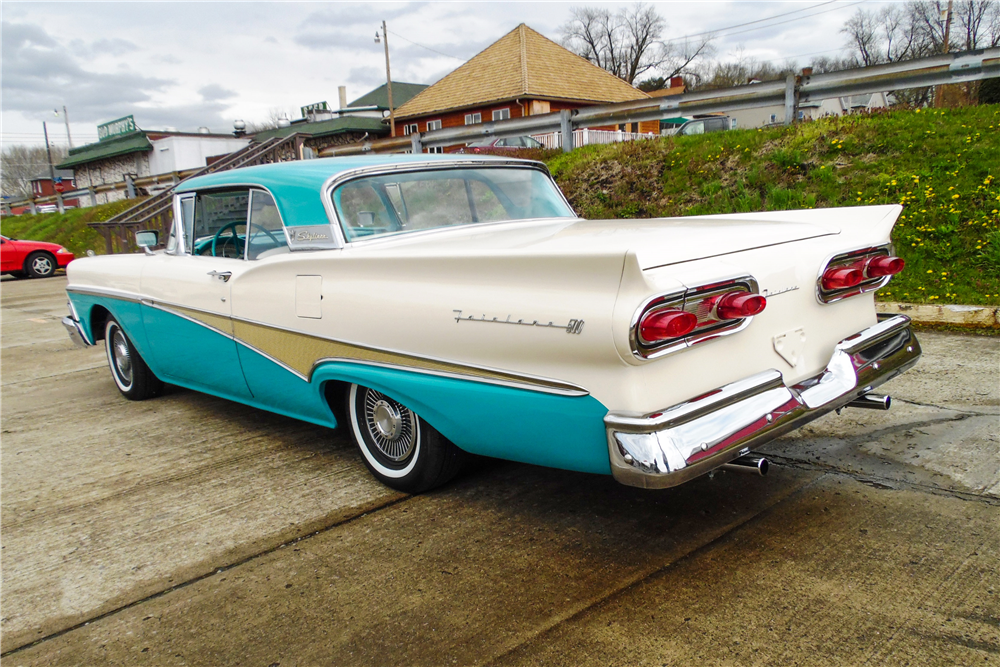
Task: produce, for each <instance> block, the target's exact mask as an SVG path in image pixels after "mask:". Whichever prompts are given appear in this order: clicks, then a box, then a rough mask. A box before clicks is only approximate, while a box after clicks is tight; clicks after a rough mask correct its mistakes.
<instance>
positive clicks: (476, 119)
mask: <svg viewBox="0 0 1000 667" xmlns="http://www.w3.org/2000/svg"><path fill="white" fill-rule="evenodd" d="M482 122H483V114H481V113H478V112H477V113H467V114H465V124H466V125H475V124H476V123H482Z"/></svg>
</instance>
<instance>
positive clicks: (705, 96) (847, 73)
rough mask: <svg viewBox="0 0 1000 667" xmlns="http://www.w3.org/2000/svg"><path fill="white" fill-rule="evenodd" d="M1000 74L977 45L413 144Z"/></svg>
mask: <svg viewBox="0 0 1000 667" xmlns="http://www.w3.org/2000/svg"><path fill="white" fill-rule="evenodd" d="M998 76H1000V48H993V49H980V50H977V51H964V52H959V53H948V54H944V55H939V56H931V57H929V58H920V59H917V60H907V61H902V62H896V63H889V64H887V65H876V66H873V67H864V68H860V69H853V70H843V71H840V72H827V73H824V74H804V75H801V76H796V75H789V76H788V77H787V78H786V79H785V80H784V81H765V82H763V83H753V84H748V85H745V86H736V87H734V88H723V89H718V90H705V91H697V92H692V93H684V94H682V95H673V96H670V97H667V98H645V99H641V100H634V101H631V102H622V103H619V104H609V105H603V106H594V107H584V108H582V109H574V110H572V111H571V110H563V111H560V112H558V113H550V114H544V115H538V116H526V117H523V118H513V119H510V120H504V121H496V122H491V123H482V124H477V125H466V126H462V127H449V128H444V129H441V130H434V131H433V132H425V133H423V134H419V133H414V134H411V135H409V140H410V145H409V149H410V150H411V151H412V152H414V153H419V152H422V150H423V149H424V148H433V147H438V146H442V147H443V146H453V145H455V144H461V143H466V142H469V141H475V140H477V139H483V138H484V137H516V136H521V135H526V134H543V133H547V132H559V133H561V134H562V135H563V141H562V149H563V150H564V151H567V152H568V151H570V150H572V149H573V141H572V133H573V131H574V130H578V129H581V128H587V127H598V126H602V125H616V124H619V123H637V122H642V121H651V120H660V119H662V118H671V117H676V116H680V115H684V116H688V115H695V114H708V113H726V112H730V111H737V110H740V109H753V108H759V107H767V106H774V105H784V107H785V123H786V124H790V123H792V122H793V121H794V119H795V115H796V113H795V112H796V110H797V107H798V105H799V104H801V103H803V102H811V101H816V100H823V99H829V98H833V97H842V96H848V95H864V94H868V93H877V92H886V91H891V90H904V89H907V88H919V87H922V86H937V85H942V84H951V83H967V82H970V81H978V80H980V79H987V78H992V77H998ZM401 139H402V138H400V137H397V138H395V139H391V140H388V139H387V140H375V141H371V142H368V143H365V144H352V145H350V146H340V147H337V148H335V149H332V150H328V151H324V152H323V155H347V154H357V153H365V152H383V151H386V152H387V151H395V150H403V149H405V147H406V146H405V143H404V142H403V141H402V140H401Z"/></svg>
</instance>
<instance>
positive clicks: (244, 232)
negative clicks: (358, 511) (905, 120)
mask: <svg viewBox="0 0 1000 667" xmlns="http://www.w3.org/2000/svg"><path fill="white" fill-rule="evenodd" d="M900 210H901V209H900V207H899V206H869V207H858V208H842V209H824V210H808V211H786V212H767V213H752V214H739V215H716V216H702V217H691V218H668V219H654V220H584V219H581V218H579V217H578V216H577V215H576V214H575V213H574V212H573V209H572V208H571V207H570V205H569V204H568V203H567V201H566V199H565V198H564V197H563V195H562V194H561V193H560V191H559V190H558V188H557V187H556V185H555V183H554V182H553V181H552V178H551V176H550V175H549V173H548V171H547V170H546V168H545V166H544V165H542V164H541V163H536V162H530V161H523V160H511V159H505V158H499V157H469V156H464V157H461V158H457V157H455V156H448V155H407V156H369V157H357V158H333V159H321V160H308V161H303V162H288V163H279V164H271V165H262V166H257V167H249V168H245V169H234V170H232V171H223V172H219V173H215V174H211V175H206V176H201V177H198V178H193V179H191V180H189V181H187V182H185V183H183V184H182V185H181V186H180V187H179V188H178V191H177V193H176V195H175V199H174V221H175V222H174V225H173V228H172V230H171V232H170V234H169V237H168V238H167V240H166V249H165V250H162V251H156V252H153V251H151V250H149V248H150V247H152V246H155V245H156V243H157V241H158V239H156V238H155V237H156V233H155V232H142V233H139V234H137V242H138V243H139V244H140V245H141V246H144V247H145V248H146V249H147V251H148V252H147V253H146V254H134V255H117V256H103V257H94V258H82V259H81V260H79V261H76V262H74V263H73V264H72V265H71V266H70V268H69V286H68V292H69V300H70V301H69V308H70V316H69V317H67V318H66V319H64V321H63V323H64V324H65V325H66V327H67V329H68V330H69V332H70V335H71V336H72V337H73V338H74V340H76V341H77V342H79V343H80V344H86V345H94V344H101V342H102V341H103V345H104V346H105V349H106V350H107V355H108V361H109V366H110V369H111V376H112V378H113V379H114V382H115V384H116V385H117V387H118V389H119V391H120V392H121V393H122V394H123V395H124V396H125V397H126V398H128V399H133V400H141V399H147V398H151V397H154V396H156V395H158V394H159V393H160V392H161V390H162V388H163V383H164V382H167V383H172V384H176V385H179V386H183V387H188V388H190V389H195V390H198V391H203V392H206V393H209V394H214V395H216V396H222V397H225V398H228V399H231V400H234V401H238V402H241V403H245V404H247V405H251V406H255V407H259V408H262V409H265V410H270V411H273V412H276V413H279V414H283V415H288V416H292V417H296V418H298V419H302V420H305V421H308V422H313V423H316V424H321V425H324V426H329V427H334V426H336V425H337V424H343V425H344V426H345V427H346V430H347V432H348V433H349V434H350V435H351V437H352V438H353V439H354V441H355V442H356V444H357V445H358V447H359V449H360V451H361V453H362V455H363V460H364V462H365V464H366V465H367V466H368V468H369V470H371V472H372V473H373V474H374V475H375V476H376V477H377V478H378V479H380V480H381V481H383V482H384V483H386V484H388V485H390V486H392V487H394V488H397V489H401V490H404V491H408V492H419V491H423V490H426V489H429V488H433V487H434V486H437V485H439V484H442V483H444V482H446V481H447V480H448V479H450V478H451V477H452V476H453V475H454V474H455V473H456V472H457V471H458V469H459V468H460V466H461V463H462V460H463V458H464V456H465V454H466V453H472V454H480V455H486V456H493V457H499V458H503V459H509V460H513V461H521V462H525V463H532V464H538V465H544V466H551V467H555V468H563V469H567V470H577V471H584V472H589V473H599V474H612V475H614V477H615V478H616V479H617V480H619V481H620V482H622V483H624V484H628V485H633V486H640V487H646V488H661V487H668V486H673V485H675V484H679V483H681V482H684V481H686V480H689V479H691V478H692V477H695V476H697V475H701V474H703V473H705V472H708V471H710V470H712V469H714V468H717V467H719V466H722V465H728V464H731V463H733V462H734V460H735V461H736V462H739V463H751V464H753V465H756V466H763V465H765V464H764V463H762V462H760V461H756V460H748V459H747V458H745V457H746V455H747V454H748V452H749V451H750V448H751V447H753V446H755V445H758V444H760V443H762V442H766V441H768V440H770V439H772V438H774V437H777V436H778V435H781V434H783V433H786V432H787V431H789V430H792V429H794V428H796V427H798V426H800V425H802V424H804V423H806V422H808V421H810V420H813V419H815V418H817V417H819V416H820V415H823V414H826V413H828V412H831V411H833V410H839V409H840V408H842V407H844V406H848V405H856V406H860V407H873V406H875V407H887V406H888V400H887V399H886V398H884V397H878V396H875V395H874V394H872V393H871V392H872V390H873V389H874V388H876V387H877V386H878V385H880V384H882V383H883V382H885V381H886V380H889V379H890V378H892V377H894V376H895V375H897V374H898V373H900V372H902V371H904V370H906V369H908V368H909V367H911V366H912V365H913V364H914V363H916V361H917V359H918V357H919V356H920V346H919V344H918V342H917V340H916V338H915V337H914V335H913V333H912V332H911V331H910V324H909V320H908V319H907V318H906V317H903V316H895V317H889V318H886V319H878V318H876V315H875V308H874V293H875V291H876V290H877V289H879V288H880V287H882V286H884V285H885V284H886V283H887V282H888V281H889V279H890V276H891V275H892V274H895V273H898V272H899V271H900V270H901V269H902V268H903V262H902V260H900V259H898V258H896V257H893V256H892V252H891V247H890V245H889V233H890V231H891V229H892V226H893V224H894V222H895V220H896V218H897V216H898V215H899V213H900Z"/></svg>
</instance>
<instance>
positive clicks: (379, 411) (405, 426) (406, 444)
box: [364, 389, 417, 463]
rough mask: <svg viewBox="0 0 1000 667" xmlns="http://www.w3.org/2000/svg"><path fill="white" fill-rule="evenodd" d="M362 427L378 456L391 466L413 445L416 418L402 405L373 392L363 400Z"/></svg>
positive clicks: (368, 390) (412, 447) (407, 452)
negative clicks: (363, 426) (364, 427)
mask: <svg viewBox="0 0 1000 667" xmlns="http://www.w3.org/2000/svg"><path fill="white" fill-rule="evenodd" d="M364 401H365V402H364V417H365V425H366V426H367V427H368V435H369V436H371V441H372V443H373V444H374V445H375V447H377V448H378V450H379V453H381V454H382V456H384V457H385V458H387V459H388V460H389V461H391V462H393V463H402V462H403V461H405V460H406V459H407V458H409V456H410V455H411V454H412V453H413V449H414V446H415V445H416V440H417V438H416V432H417V428H416V427H417V424H416V415H414V414H413V412H412V411H411V410H409V409H408V408H406V407H405V406H403V405H401V404H399V403H397V402H396V401H394V400H392V399H391V398H388V397H387V396H385V395H384V394H382V393H380V392H377V391H375V390H374V389H366V390H365V397H364Z"/></svg>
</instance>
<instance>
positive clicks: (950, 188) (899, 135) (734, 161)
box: [547, 105, 1000, 305]
mask: <svg viewBox="0 0 1000 667" xmlns="http://www.w3.org/2000/svg"><path fill="white" fill-rule="evenodd" d="M547 162H548V165H549V168H550V169H551V170H552V173H553V174H554V175H555V177H556V180H557V181H558V182H559V185H560V187H562V189H563V191H564V192H565V193H566V196H567V197H568V198H569V200H570V202H571V203H572V204H573V206H574V207H575V208H576V210H577V212H579V213H580V214H581V215H582V216H584V217H587V218H626V217H643V218H645V217H661V216H678V215H704V214H715V213H731V212H749V211H765V210H784V209H796V208H816V207H839V206H858V205H867V204H890V203H897V204H902V205H904V206H905V210H904V212H903V214H902V216H901V217H900V220H899V222H898V223H897V225H896V228H895V230H894V231H893V242H894V243H895V246H896V251H897V253H898V254H899V255H900V256H901V257H903V258H904V259H905V260H906V262H907V268H906V270H905V271H904V272H903V273H902V274H900V275H899V276H897V277H896V278H894V279H893V282H892V283H891V284H890V285H889V286H888V287H886V289H884V290H882V291H881V292H880V293H879V296H880V298H882V299H885V300H890V301H910V302H918V303H919V302H923V303H934V302H940V303H964V304H988V305H1000V214H998V209H1000V182H998V181H1000V107H998V106H997V105H984V106H979V107H968V108H963V109H943V110H936V109H921V110H912V111H910V110H906V111H903V110H900V111H885V112H881V113H875V114H871V115H859V116H845V117H839V118H829V119H824V120H820V121H816V122H810V123H803V124H801V125H795V126H792V127H788V128H770V129H762V130H736V131H731V132H720V133H717V134H708V135H701V136H693V137H677V138H665V139H661V140H654V141H642V142H631V143H624V144H613V145H606V146H587V147H583V148H580V149H577V150H575V151H573V152H572V153H569V154H559V155H555V156H552V157H550V158H549V159H548V160H547Z"/></svg>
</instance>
